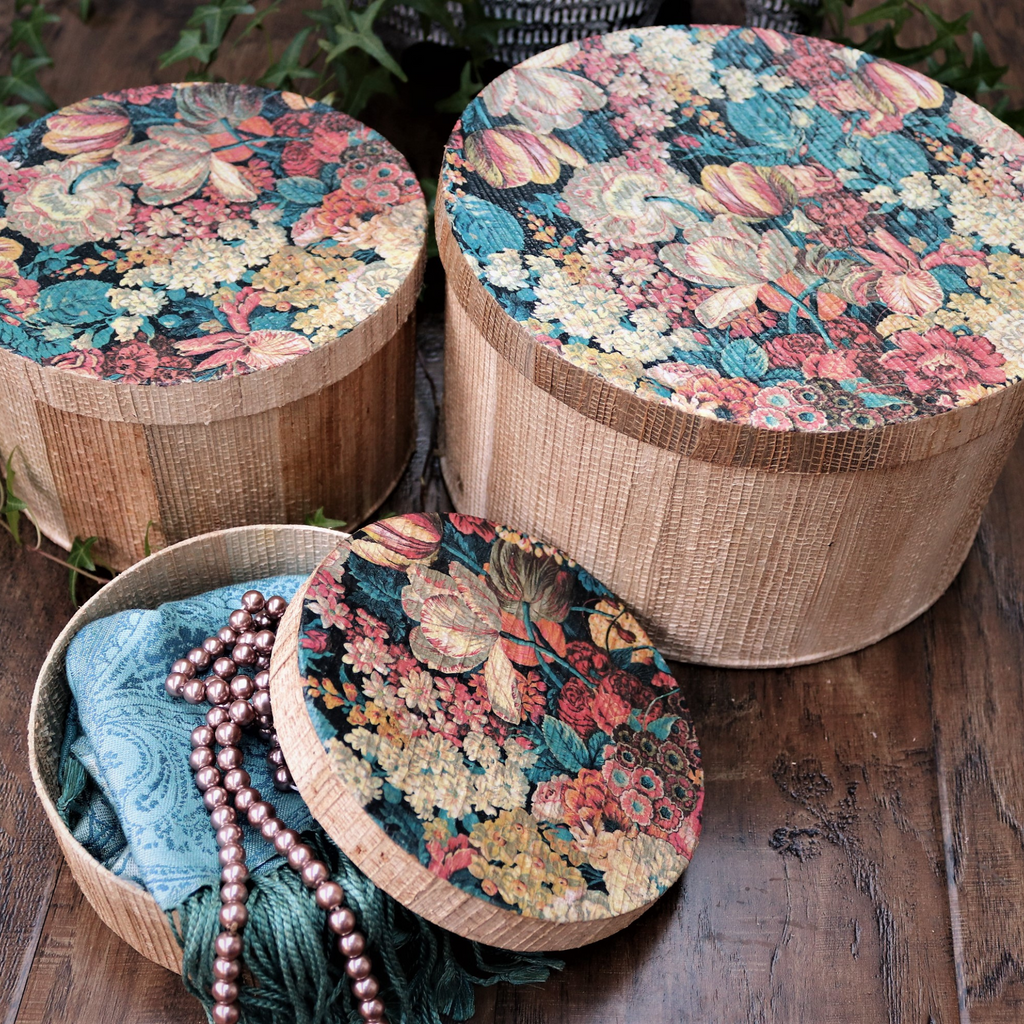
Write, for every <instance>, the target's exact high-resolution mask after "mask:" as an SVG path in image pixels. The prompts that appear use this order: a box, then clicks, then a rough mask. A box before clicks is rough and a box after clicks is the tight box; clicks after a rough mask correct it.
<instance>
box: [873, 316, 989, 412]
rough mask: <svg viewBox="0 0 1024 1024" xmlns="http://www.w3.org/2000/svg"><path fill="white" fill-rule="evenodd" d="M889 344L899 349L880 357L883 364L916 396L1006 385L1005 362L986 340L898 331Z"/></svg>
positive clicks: (935, 332) (947, 333)
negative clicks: (900, 377) (896, 374)
mask: <svg viewBox="0 0 1024 1024" xmlns="http://www.w3.org/2000/svg"><path fill="white" fill-rule="evenodd" d="M892 340H893V341H895V342H896V344H897V345H898V346H899V348H898V349H897V350H896V351H895V352H887V353H886V354H885V355H884V356H882V363H883V364H884V365H885V366H887V367H888V368H889V369H891V370H899V371H901V372H902V373H903V382H904V383H905V384H906V386H907V387H908V388H909V389H910V390H911V391H912V392H913V393H914V394H915V395H923V394H927V393H928V392H929V391H949V392H954V393H955V392H958V391H966V390H967V389H968V388H970V387H972V386H974V385H977V384H1003V383H1005V381H1006V373H1005V372H1004V370H1003V363H1004V362H1005V360H1004V359H1003V356H1002V355H1001V354H1000V353H999V352H997V351H996V350H995V348H994V347H993V345H992V343H991V342H990V341H989V340H988V339H987V338H979V337H975V336H974V335H971V334H953V333H952V332H951V331H948V330H946V328H945V327H933V328H931V329H930V330H928V331H926V332H925V333H924V334H917V333H916V332H914V331H897V332H896V334H894V335H893V339H892Z"/></svg>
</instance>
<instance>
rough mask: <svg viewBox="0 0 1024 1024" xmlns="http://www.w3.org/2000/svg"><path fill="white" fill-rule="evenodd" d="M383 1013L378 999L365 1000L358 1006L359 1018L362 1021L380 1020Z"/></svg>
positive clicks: (381, 1003) (382, 1006)
mask: <svg viewBox="0 0 1024 1024" xmlns="http://www.w3.org/2000/svg"><path fill="white" fill-rule="evenodd" d="M383 1013H384V1003H383V1002H381V1000H379V999H365V1000H364V1001H363V1002H361V1003H360V1004H359V1016H360V1017H362V1018H363V1020H372V1021H377V1020H380V1018H381V1015H382V1014H383Z"/></svg>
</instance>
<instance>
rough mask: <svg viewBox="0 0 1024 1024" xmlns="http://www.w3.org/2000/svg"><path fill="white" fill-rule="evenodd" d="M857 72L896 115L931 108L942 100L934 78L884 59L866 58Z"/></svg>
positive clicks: (941, 92) (939, 104)
mask: <svg viewBox="0 0 1024 1024" xmlns="http://www.w3.org/2000/svg"><path fill="white" fill-rule="evenodd" d="M860 74H861V76H862V77H863V78H864V80H865V81H866V82H868V83H869V84H870V85H871V86H872V87H873V88H874V89H875V90H877V91H878V92H879V93H881V95H882V96H884V97H885V98H886V100H888V101H889V102H890V103H891V104H892V105H893V107H894V108H895V110H896V112H897V113H899V114H909V113H910V112H911V111H912V110H918V109H919V108H920V109H925V110H929V109H935V108H936V107H941V106H942V104H943V102H944V101H945V99H946V94H945V91H944V90H943V88H942V86H941V85H939V83H938V82H936V81H935V80H934V79H931V78H928V77H926V76H925V75H922V74H921V73H920V72H919V71H914V70H913V68H905V67H903V66H902V65H900V64H893V63H891V62H890V61H887V60H873V61H870V62H869V63H867V64H866V65H865V66H864V67H863V68H861V71H860Z"/></svg>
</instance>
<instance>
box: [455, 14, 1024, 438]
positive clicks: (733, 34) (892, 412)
mask: <svg viewBox="0 0 1024 1024" xmlns="http://www.w3.org/2000/svg"><path fill="white" fill-rule="evenodd" d="M439 199H440V202H439V204H438V205H439V230H438V235H439V240H440V243H441V250H442V253H444V252H445V235H446V234H451V235H453V236H454V238H455V240H456V241H457V243H458V249H459V250H461V252H460V253H458V254H455V253H453V254H452V255H451V256H450V258H449V259H447V260H446V262H447V263H448V269H449V277H450V280H451V281H455V282H457V281H458V280H459V279H460V277H461V278H466V277H467V276H468V277H469V278H470V279H471V280H472V283H473V284H474V285H475V284H476V282H477V281H478V282H479V284H480V285H481V286H482V288H483V289H485V290H486V291H487V292H489V293H490V295H492V296H493V297H494V298H495V299H496V300H497V302H498V304H499V305H500V306H501V308H502V309H503V310H504V311H505V312H506V313H507V314H508V316H509V317H510V318H511V319H512V321H513V322H514V323H515V324H516V325H518V326H521V328H522V333H524V334H525V335H526V336H528V337H529V338H531V339H533V340H535V342H536V348H537V350H538V354H537V359H540V356H541V354H543V355H544V356H546V357H550V356H551V355H552V353H554V354H555V355H556V356H557V357H560V358H558V360H557V364H558V365H557V369H556V368H554V367H552V366H551V365H550V364H551V363H553V362H554V361H555V360H552V359H549V360H548V363H546V364H545V365H546V366H547V369H546V374H547V378H549V379H550V380H552V381H553V382H556V383H552V385H551V390H552V393H555V394H556V395H561V394H563V393H573V394H575V393H577V392H581V391H586V390H588V389H593V387H594V386H598V385H599V386H603V385H605V384H607V385H608V389H606V391H605V392H603V394H604V400H605V402H606V404H608V403H614V402H615V401H617V400H621V403H622V404H625V403H626V402H627V401H628V400H633V396H636V397H635V402H636V404H637V405H644V406H646V407H647V408H648V409H649V410H651V411H652V412H651V414H652V415H653V414H654V413H656V412H657V411H658V409H659V407H661V406H668V407H672V408H675V409H678V410H686V411H688V412H693V413H696V414H698V415H700V416H703V417H708V418H710V419H712V420H715V421H718V422H726V423H731V424H739V425H749V426H753V427H755V428H765V429H770V430H775V431H783V432H789V433H795V432H836V431H853V430H862V429H871V428H874V427H881V426H884V425H885V424H894V423H905V422H907V421H910V420H916V419H921V418H926V417H928V416H930V415H931V414H934V413H940V412H943V411H945V410H948V409H952V408H956V407H962V406H967V405H973V404H975V403H977V402H979V401H980V400H982V399H984V398H985V397H986V396H987V395H989V394H991V393H993V392H996V391H999V390H1001V389H1003V388H1004V387H1005V386H1006V385H1008V384H1012V383H1015V382H1017V381H1019V380H1020V378H1021V376H1022V374H1024V292H1022V290H1021V289H1020V288H1019V287H1018V285H1017V283H1016V282H1017V281H1018V279H1019V278H1020V277H1021V275H1022V274H1024V257H1022V256H1021V255H1020V253H1021V251H1022V250H1021V237H1022V234H1021V232H1022V227H1024V139H1022V138H1021V137H1020V136H1019V135H1017V134H1016V133H1015V132H1014V131H1012V130H1011V129H1010V128H1008V127H1007V126H1006V125H1005V124H1003V123H1002V122H1000V121H999V120H998V119H996V118H995V117H994V116H993V115H992V114H991V113H989V112H988V111H987V110H985V109H983V108H982V107H980V106H978V105H977V104H975V103H973V102H971V101H970V100H968V99H966V98H965V97H963V96H961V95H958V94H957V93H954V92H953V91H952V90H950V89H948V88H946V87H945V86H943V85H940V84H939V83H938V82H935V81H933V80H932V79H929V78H927V77H925V76H924V75H921V74H919V73H918V72H916V71H913V70H910V69H908V68H905V67H902V66H900V65H896V64H893V63H890V62H888V61H885V60H879V59H875V58H873V57H870V56H868V55H867V54H864V53H861V52H859V51H857V50H854V49H850V48H848V47H844V46H837V45H836V44H833V43H830V42H826V41H822V40H820V39H810V38H804V37H801V36H792V35H786V34H783V33H779V32H774V31H770V30H766V29H740V28H728V27H725V26H715V25H712V26H697V27H690V28H687V27H683V26H678V27H654V28H647V29H636V30H630V31H623V32H617V33H613V34H610V35H607V36H598V37H593V38H591V39H587V40H584V41H583V42H581V43H574V44H565V45H563V46H559V47H555V48H554V49H552V50H549V51H547V52H545V53H542V54H538V55H537V56H536V57H533V58H530V59H529V60H527V61H525V62H523V63H522V64H520V65H519V66H517V67H515V68H513V69H511V70H509V71H507V72H505V73H504V74H502V75H500V76H499V77H498V78H496V79H495V80H494V81H493V82H491V83H490V84H489V85H488V86H487V87H486V88H484V89H483V90H482V92H481V93H480V95H479V96H478V97H477V98H476V99H475V100H473V102H472V103H470V105H469V106H468V107H467V109H466V111H465V112H464V114H463V116H462V119H461V122H460V123H459V124H458V125H457V126H456V129H455V132H454V133H453V135H452V137H451V140H450V142H449V144H448V147H447V150H446V153H445V164H444V169H443V172H442V181H441V191H440V196H439ZM460 257H464V259H462V258H460ZM466 264H468V266H469V268H470V271H469V273H468V275H467V271H466ZM454 286H455V287H456V289H457V290H458V288H459V286H458V285H457V284H455V285H454ZM460 299H461V300H462V301H463V304H464V305H466V306H467V308H471V307H472V303H471V302H470V301H469V299H468V296H467V295H465V294H461V293H460ZM489 330H490V333H491V334H494V333H496V331H497V328H495V327H494V325H493V324H492V325H491V327H490V329H489ZM495 344H497V343H495ZM522 361H523V362H524V363H525V362H526V360H525V359H522ZM609 391H610V392H611V393H610V394H609V393H608V392H609ZM635 415H636V416H641V415H643V413H642V410H641V411H637V412H636V413H635Z"/></svg>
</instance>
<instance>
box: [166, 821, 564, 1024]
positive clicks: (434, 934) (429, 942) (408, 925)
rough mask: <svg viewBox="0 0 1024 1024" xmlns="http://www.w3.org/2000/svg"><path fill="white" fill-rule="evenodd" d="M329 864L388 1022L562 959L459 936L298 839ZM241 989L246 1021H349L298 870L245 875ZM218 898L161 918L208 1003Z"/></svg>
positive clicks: (339, 977)
mask: <svg viewBox="0 0 1024 1024" xmlns="http://www.w3.org/2000/svg"><path fill="white" fill-rule="evenodd" d="M303 841H304V842H307V843H309V844H310V845H311V846H313V847H314V849H316V850H317V851H318V856H320V857H321V858H322V859H324V860H325V861H326V862H327V863H328V864H329V865H331V867H332V877H333V878H334V879H335V880H336V881H338V882H340V883H341V886H342V888H344V890H345V899H346V901H347V903H348V905H349V906H350V907H351V908H352V910H353V912H354V913H355V915H356V918H357V919H358V921H359V926H360V928H361V930H362V931H363V934H364V935H365V936H366V940H367V945H368V947H369V948H368V952H369V954H370V955H371V957H372V958H373V962H374V968H375V973H376V975H377V977H378V978H379V979H380V981H381V986H382V992H381V995H382V998H383V999H384V1001H385V1003H386V1004H387V1008H388V1019H389V1020H390V1021H392V1024H442V1022H443V1020H444V1019H445V1018H447V1019H450V1020H458V1021H461V1020H466V1019H468V1018H469V1017H471V1016H472V1015H473V1010H474V1006H475V1001H474V994H473V987H474V985H494V984H497V982H499V981H507V982H510V983H512V984H515V985H522V984H529V983H534V982H541V981H544V980H546V979H547V977H548V975H549V974H550V972H551V971H552V970H559V969H561V967H562V966H563V964H562V961H560V960H557V959H555V958H553V957H548V956H545V955H544V954H539V953H510V952H507V951H505V950H497V949H492V948H490V947H488V946H482V945H480V944H479V943H475V942H468V941H466V940H464V939H460V938H458V937H457V936H455V935H452V934H451V933H450V932H446V931H445V930H444V929H442V928H439V927H437V926H436V925H434V924H431V923H430V922H429V921H425V920H424V919H423V918H421V917H418V916H417V915H415V914H413V913H412V911H410V910H407V909H406V908H405V907H403V906H402V905H401V904H400V903H398V902H396V901H395V900H393V899H392V898H391V897H390V896H388V895H387V894H386V893H385V892H383V891H382V890H380V889H378V888H377V886H375V885H374V884H373V883H372V882H371V881H370V880H369V879H368V878H367V877H366V876H365V875H363V874H362V873H361V872H360V871H359V870H358V869H357V868H356V867H355V865H354V864H353V863H352V862H351V861H350V860H349V859H348V858H347V857H346V856H345V855H344V854H343V853H342V852H341V851H340V850H338V848H337V847H336V846H335V845H334V844H333V843H332V842H331V841H330V839H329V838H328V837H327V836H326V835H325V834H324V833H323V832H322V831H321V830H319V829H317V830H313V831H311V832H307V833H305V834H304V835H303ZM250 890H251V891H250V895H249V902H248V908H249V922H248V924H247V925H246V926H245V930H244V932H243V939H244V943H245V948H244V952H243V958H244V962H245V966H246V967H247V968H248V970H249V971H250V972H251V974H252V976H253V979H254V981H255V984H251V985H242V986H241V996H240V1000H239V1005H240V1007H241V1010H242V1019H243V1021H244V1022H245V1024H293V1022H294V1024H356V1022H358V1021H360V1017H359V1015H358V1013H357V1012H356V1008H355V1003H354V1001H353V998H352V993H351V991H350V990H349V983H348V978H347V977H346V976H345V973H344V971H343V970H342V969H341V957H340V955H339V954H338V953H337V951H336V949H335V939H334V936H333V935H332V934H331V932H330V931H329V930H328V929H327V926H326V922H325V915H324V912H323V911H322V910H320V909H319V908H318V907H317V906H316V902H315V901H314V899H313V895H312V893H311V892H310V891H309V890H308V889H307V888H306V887H305V886H304V885H303V884H302V880H301V879H300V878H299V877H298V875H297V874H296V873H295V872H294V871H292V870H291V868H289V867H288V866H287V864H282V865H281V866H280V867H278V868H277V869H275V870H273V871H269V872H267V873H265V874H262V875H260V876H258V877H257V878H255V879H253V880H252V881H250ZM220 906H221V903H220V895H219V893H218V892H217V891H216V890H215V889H213V888H204V889H201V890H200V891H199V892H197V893H195V894H193V895H192V896H190V897H189V898H188V899H187V900H186V901H185V902H184V903H183V904H182V905H181V906H180V907H178V908H177V909H176V910H175V911H170V912H169V913H168V919H169V920H170V921H171V926H172V928H173V929H174V931H175V934H176V936H177V938H178V941H179V943H180V944H181V947H182V954H183V966H182V978H183V980H184V982H185V987H186V988H187V989H188V991H189V992H190V993H191V994H192V995H194V996H195V997H196V998H197V999H199V1000H200V1001H201V1002H202V1003H203V1005H204V1006H205V1007H206V1010H207V1014H209V1012H210V1008H211V1007H212V1005H213V1003H212V1000H211V998H210V995H209V991H210V985H211V984H212V983H213V959H214V950H213V943H214V939H216V937H217V934H218V933H219V932H220V924H219V922H218V914H219V912H220Z"/></svg>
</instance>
